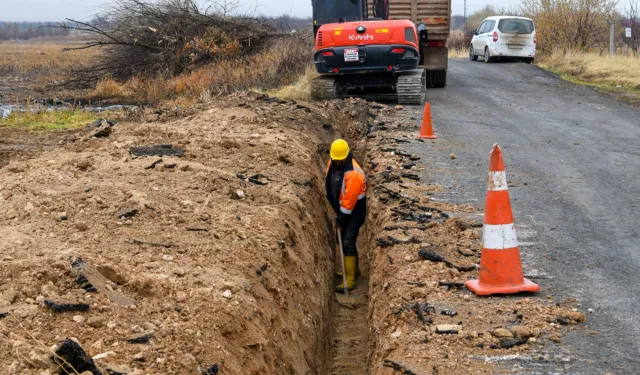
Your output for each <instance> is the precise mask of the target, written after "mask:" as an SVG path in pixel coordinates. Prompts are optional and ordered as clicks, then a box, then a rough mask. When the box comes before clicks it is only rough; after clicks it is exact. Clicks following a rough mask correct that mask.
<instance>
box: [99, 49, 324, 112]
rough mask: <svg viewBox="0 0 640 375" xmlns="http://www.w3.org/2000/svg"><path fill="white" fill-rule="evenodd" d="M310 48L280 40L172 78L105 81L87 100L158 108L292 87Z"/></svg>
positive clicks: (108, 79)
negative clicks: (118, 100)
mask: <svg viewBox="0 0 640 375" xmlns="http://www.w3.org/2000/svg"><path fill="white" fill-rule="evenodd" d="M310 48H311V46H310V45H307V44H305V43H301V42H300V41H299V40H294V39H289V40H282V41H280V42H278V43H276V44H275V45H274V46H273V47H271V48H269V49H267V50H265V51H263V52H262V53H260V54H258V55H255V56H251V57H243V58H236V59H229V60H222V61H218V62H216V63H213V64H210V65H207V66H204V67H201V68H198V69H196V70H194V71H192V72H190V73H186V74H183V75H180V76H178V77H175V78H170V79H167V78H164V77H161V76H158V77H156V78H145V79H142V78H132V79H130V80H128V81H127V82H124V83H117V82H115V81H113V80H111V79H110V78H105V79H103V80H101V81H100V82H99V83H98V85H97V86H96V88H95V90H93V92H92V93H91V95H90V96H91V98H92V99H101V98H114V97H115V98H121V99H126V100H127V101H132V102H138V103H144V104H149V105H157V104H160V103H162V102H165V101H174V102H175V101H182V102H193V101H201V102H202V101H208V100H209V99H210V98H211V97H213V96H219V95H226V94H230V93H232V92H235V91H240V90H249V89H256V88H257V89H260V90H263V91H266V90H269V89H273V88H276V87H281V86H286V85H294V84H296V83H297V82H298V80H299V77H300V76H301V75H303V74H304V75H305V76H306V75H307V74H305V69H306V68H307V67H308V66H309V65H310V64H311V59H310V56H311V53H310ZM300 89H301V90H304V88H300Z"/></svg>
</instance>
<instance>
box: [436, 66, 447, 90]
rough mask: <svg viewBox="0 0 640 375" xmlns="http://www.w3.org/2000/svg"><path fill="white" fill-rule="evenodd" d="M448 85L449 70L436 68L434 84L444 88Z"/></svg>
mask: <svg viewBox="0 0 640 375" xmlns="http://www.w3.org/2000/svg"><path fill="white" fill-rule="evenodd" d="M446 85H447V71H446V70H436V71H434V72H433V86H434V87H438V88H442V87H445V86H446Z"/></svg>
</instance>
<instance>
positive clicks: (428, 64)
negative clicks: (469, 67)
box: [369, 0, 451, 87]
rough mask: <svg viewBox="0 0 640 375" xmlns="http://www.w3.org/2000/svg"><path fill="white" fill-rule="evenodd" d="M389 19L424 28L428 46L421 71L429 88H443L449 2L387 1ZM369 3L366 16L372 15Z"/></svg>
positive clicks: (421, 59) (449, 0)
mask: <svg viewBox="0 0 640 375" xmlns="http://www.w3.org/2000/svg"><path fill="white" fill-rule="evenodd" d="M386 1H388V3H389V15H388V19H390V20H410V21H412V22H413V23H414V24H416V25H419V24H423V25H425V27H426V29H427V34H428V41H427V45H426V46H425V47H423V48H422V49H421V53H420V68H422V69H424V70H425V71H426V81H427V82H426V84H427V86H429V87H445V86H446V85H447V70H448V67H449V63H448V55H449V48H448V47H447V41H448V39H449V35H450V28H451V0H386ZM372 5H373V4H369V14H373V6H372Z"/></svg>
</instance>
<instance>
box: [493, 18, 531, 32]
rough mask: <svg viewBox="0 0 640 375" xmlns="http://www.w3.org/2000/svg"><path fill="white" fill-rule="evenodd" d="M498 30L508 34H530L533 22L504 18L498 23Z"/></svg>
mask: <svg viewBox="0 0 640 375" xmlns="http://www.w3.org/2000/svg"><path fill="white" fill-rule="evenodd" d="M498 30H500V32H503V33H508V34H531V33H532V32H533V21H531V20H522V19H519V18H504V19H501V20H500V22H498Z"/></svg>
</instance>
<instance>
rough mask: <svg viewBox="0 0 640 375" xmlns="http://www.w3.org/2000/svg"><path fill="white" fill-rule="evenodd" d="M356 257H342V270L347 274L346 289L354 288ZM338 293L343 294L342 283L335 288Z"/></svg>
mask: <svg viewBox="0 0 640 375" xmlns="http://www.w3.org/2000/svg"><path fill="white" fill-rule="evenodd" d="M356 263H357V261H356V257H344V268H345V272H346V273H347V289H348V290H353V289H355V288H356ZM336 290H337V291H338V292H344V283H343V284H340V285H338V287H337V288H336Z"/></svg>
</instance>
